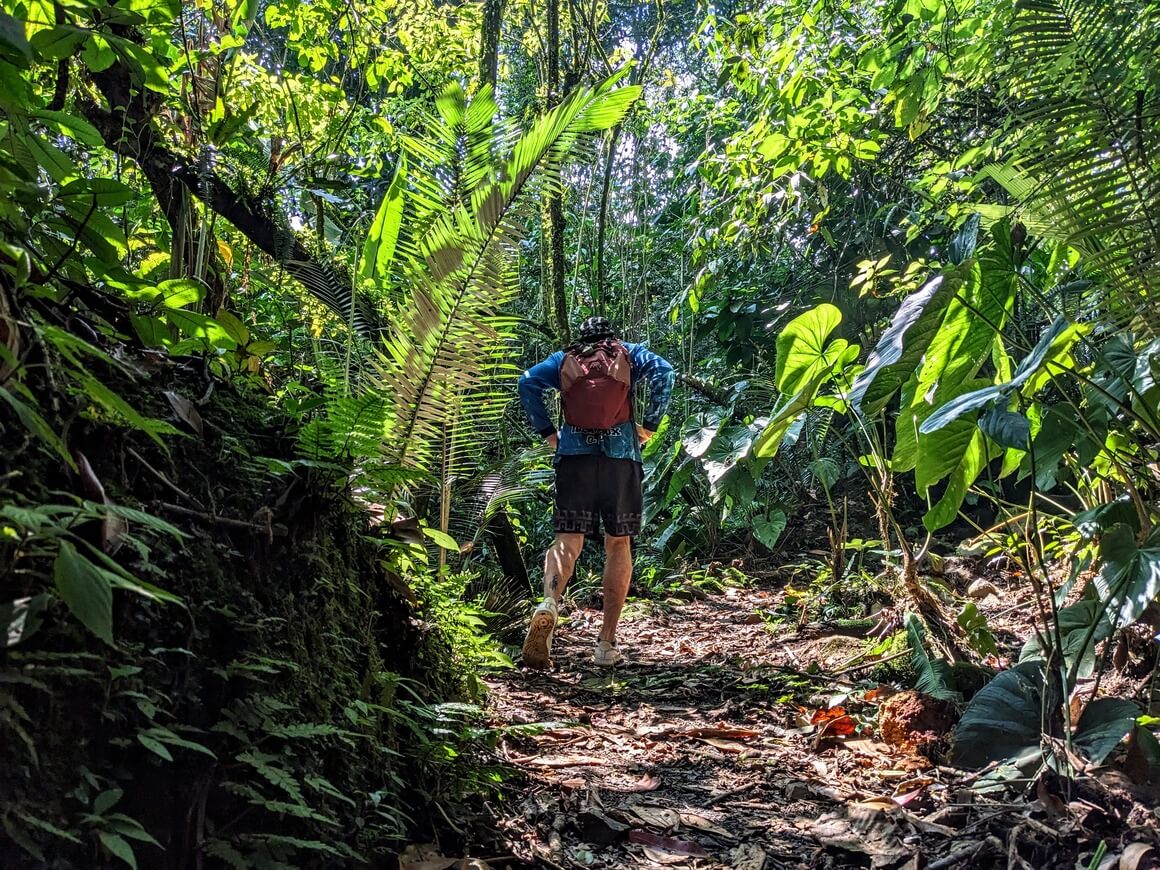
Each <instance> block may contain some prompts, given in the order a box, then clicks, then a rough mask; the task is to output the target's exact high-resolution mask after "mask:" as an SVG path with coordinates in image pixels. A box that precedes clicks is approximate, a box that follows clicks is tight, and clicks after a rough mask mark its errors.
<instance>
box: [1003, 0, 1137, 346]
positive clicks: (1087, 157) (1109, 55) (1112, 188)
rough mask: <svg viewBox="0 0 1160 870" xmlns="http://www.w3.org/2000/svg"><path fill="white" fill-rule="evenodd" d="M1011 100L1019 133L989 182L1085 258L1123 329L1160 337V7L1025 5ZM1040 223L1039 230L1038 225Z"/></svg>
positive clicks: (1069, 2)
mask: <svg viewBox="0 0 1160 870" xmlns="http://www.w3.org/2000/svg"><path fill="white" fill-rule="evenodd" d="M1011 55H1012V57H1013V58H1015V59H1016V60H1015V61H1014V62H1013V63H1012V65H1011V68H1010V84H1009V87H1008V92H1009V94H1010V98H1009V102H1010V103H1011V106H1012V111H1013V113H1014V115H1015V117H1016V118H1017V119H1018V121H1019V127H1018V133H1017V139H1016V142H1015V146H1014V149H1013V152H1012V154H1011V155H1010V160H1009V162H1008V164H1007V165H1006V166H1003V167H995V168H992V170H991V174H992V176H993V177H995V178H996V179H997V180H998V181H1000V183H1002V184H1003V185H1004V187H1006V188H1007V189H1008V191H1009V192H1010V193H1012V194H1013V195H1014V196H1016V197H1018V198H1019V199H1021V200H1022V201H1023V203H1024V204H1025V206H1026V207H1027V208H1028V209H1029V210H1030V212H1031V214H1032V216H1033V218H1034V225H1032V229H1033V230H1037V231H1039V232H1041V233H1042V234H1044V235H1047V236H1048V237H1051V238H1055V239H1058V240H1060V241H1063V242H1066V243H1067V244H1069V245H1071V246H1073V247H1074V248H1076V249H1077V250H1079V251H1080V252H1081V253H1082V254H1083V255H1084V256H1085V259H1086V260H1087V262H1088V264H1089V265H1090V266H1092V267H1094V268H1095V269H1097V270H1099V271H1100V272H1102V273H1103V274H1104V275H1105V276H1106V279H1107V283H1108V285H1109V287H1110V289H1111V296H1110V299H1109V305H1110V310H1109V311H1108V312H1107V313H1108V315H1109V316H1110V317H1112V318H1113V319H1115V320H1117V321H1119V322H1123V323H1126V324H1128V325H1130V326H1131V327H1132V328H1133V329H1134V330H1135V331H1136V332H1137V333H1139V334H1141V335H1143V336H1147V337H1155V336H1156V335H1158V334H1160V305H1158V304H1157V302H1158V298H1157V297H1158V296H1160V88H1157V77H1158V75H1160V66H1158V61H1157V58H1158V57H1160V5H1158V4H1156V3H1128V4H1119V3H1112V2H1108V0H1020V2H1019V4H1018V8H1017V14H1016V16H1015V20H1014V24H1013V28H1012V35H1011ZM1029 223H1030V222H1029Z"/></svg>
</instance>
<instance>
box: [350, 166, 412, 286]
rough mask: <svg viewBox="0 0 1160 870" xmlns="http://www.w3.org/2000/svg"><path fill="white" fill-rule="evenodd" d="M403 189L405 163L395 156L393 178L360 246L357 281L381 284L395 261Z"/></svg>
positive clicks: (400, 225) (403, 199)
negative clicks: (395, 162)
mask: <svg viewBox="0 0 1160 870" xmlns="http://www.w3.org/2000/svg"><path fill="white" fill-rule="evenodd" d="M406 185H407V159H406V157H405V156H404V155H402V154H400V156H399V165H398V166H397V167H396V168H395V176H394V178H392V179H391V184H390V186H389V187H388V188H387V192H386V194H384V195H383V201H382V202H381V203H380V204H379V210H378V212H377V213H376V214H375V219H374V222H373V223H372V224H371V228H370V231H369V232H368V233H367V238H366V241H365V242H364V243H363V250H362V261H361V262H360V263H359V269H358V273H359V276H360V277H363V278H368V279H370V280H372V281H376V280H377V281H379V282H380V283H381V282H383V281H385V280H386V278H387V276H388V275H389V274H390V271H391V263H393V262H394V259H395V246H396V244H397V243H398V241H399V230H400V229H401V228H402V226H403V206H404V204H405V202H406V200H405V198H404V196H403V193H404V190H405V188H406Z"/></svg>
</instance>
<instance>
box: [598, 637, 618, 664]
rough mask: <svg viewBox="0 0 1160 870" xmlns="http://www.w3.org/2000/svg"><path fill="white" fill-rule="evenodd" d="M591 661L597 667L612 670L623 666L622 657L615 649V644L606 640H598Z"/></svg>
mask: <svg viewBox="0 0 1160 870" xmlns="http://www.w3.org/2000/svg"><path fill="white" fill-rule="evenodd" d="M593 660H594V661H595V662H596V664H597V665H598V666H599V667H602V668H614V667H616V666H617V665H622V664H624V655H623V654H622V653H621V652H620V650H618V649H617V648H616V644H614V643H609V642H608V641H606V640H598V641H596V652H595V654H594V655H593Z"/></svg>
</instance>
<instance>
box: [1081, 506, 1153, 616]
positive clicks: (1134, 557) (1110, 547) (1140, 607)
mask: <svg viewBox="0 0 1160 870" xmlns="http://www.w3.org/2000/svg"><path fill="white" fill-rule="evenodd" d="M1100 557H1101V558H1102V559H1103V562H1104V564H1103V568H1102V569H1101V570H1100V573H1099V574H1098V575H1097V576H1096V588H1097V589H1098V590H1099V592H1100V594H1101V595H1103V596H1104V597H1105V598H1106V599H1109V601H1110V606H1109V609H1108V612H1109V613H1111V614H1113V616H1114V618H1118V619H1119V622H1120V624H1121V625H1131V624H1132V623H1134V622H1135V621H1136V620H1137V619H1139V618H1140V614H1142V613H1143V612H1144V609H1145V608H1146V607H1147V606H1148V605H1149V604H1151V603H1152V601H1153V599H1155V598H1156V596H1157V595H1160V527H1157V528H1155V529H1153V530H1152V533H1151V534H1150V535H1149V536H1148V539H1147V540H1146V541H1145V542H1144V544H1143V546H1138V545H1137V544H1136V536H1135V535H1134V534H1133V532H1132V529H1131V528H1130V527H1129V526H1126V525H1118V526H1116V527H1115V528H1113V529H1112V530H1111V531H1110V532H1107V533H1105V534H1104V536H1103V537H1102V538H1101V539H1100Z"/></svg>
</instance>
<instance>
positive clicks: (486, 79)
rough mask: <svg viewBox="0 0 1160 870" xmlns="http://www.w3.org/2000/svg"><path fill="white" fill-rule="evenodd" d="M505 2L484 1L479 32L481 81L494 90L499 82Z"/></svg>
mask: <svg viewBox="0 0 1160 870" xmlns="http://www.w3.org/2000/svg"><path fill="white" fill-rule="evenodd" d="M503 10H504V0H484V4H483V23H482V25H481V26H480V32H479V81H480V84H483V85H491V87H492V89H493V90H494V89H495V87H496V83H497V82H498V80H499V38H500V35H501V33H502V32H503Z"/></svg>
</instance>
